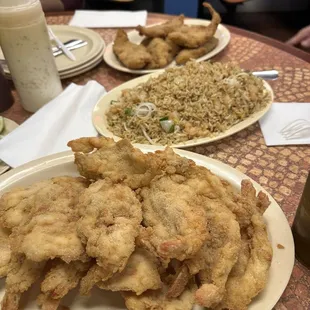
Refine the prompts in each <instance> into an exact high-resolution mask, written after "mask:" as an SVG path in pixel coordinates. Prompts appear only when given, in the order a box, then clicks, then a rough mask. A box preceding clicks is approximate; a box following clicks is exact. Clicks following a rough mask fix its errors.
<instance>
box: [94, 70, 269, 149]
mask: <svg viewBox="0 0 310 310" xmlns="http://www.w3.org/2000/svg"><path fill="white" fill-rule="evenodd" d="M163 72H164V70H161V71H159V72H155V73H153V74H149V75H144V76H141V77H138V78H135V79H133V80H130V81H128V82H126V83H123V84H121V85H120V86H118V87H116V88H114V89H113V90H111V91H110V92H108V93H107V94H105V95H104V96H102V98H100V99H99V101H98V102H97V104H96V105H95V107H94V110H93V115H92V120H93V124H94V126H95V128H96V129H97V131H98V132H99V133H100V134H101V135H103V136H105V137H110V138H113V139H114V140H116V141H118V140H120V139H121V138H119V137H117V136H115V135H114V134H113V133H112V132H111V131H110V130H109V128H108V122H107V118H106V112H107V111H108V110H109V109H110V107H111V100H118V98H119V97H120V96H121V93H122V91H123V90H124V89H128V88H133V87H135V86H137V85H139V84H141V83H145V82H146V81H147V80H148V79H150V78H154V77H156V76H158V75H159V74H161V73H163ZM264 85H265V87H266V89H267V90H268V91H269V92H270V94H271V100H270V102H269V103H268V105H267V106H266V107H265V108H264V109H263V110H261V111H258V112H256V113H254V114H252V115H250V116H249V117H248V118H246V119H245V120H243V121H242V122H240V123H238V124H236V125H234V126H232V127H230V128H229V129H227V130H226V131H224V132H222V133H220V134H218V135H216V136H213V137H206V138H199V139H193V140H188V141H186V142H180V143H178V144H172V145H171V146H172V147H176V148H184V147H191V146H195V145H200V144H206V143H210V142H214V141H217V140H220V139H224V138H226V137H228V136H231V135H233V134H235V133H237V132H239V131H241V130H243V129H245V128H247V127H249V126H251V125H252V124H254V123H255V122H257V121H258V120H259V119H260V118H261V117H263V116H264V115H265V114H266V113H267V112H268V110H269V109H270V107H271V104H272V102H273V97H274V96H273V91H272V89H271V87H270V85H269V84H268V83H267V82H265V81H264Z"/></svg>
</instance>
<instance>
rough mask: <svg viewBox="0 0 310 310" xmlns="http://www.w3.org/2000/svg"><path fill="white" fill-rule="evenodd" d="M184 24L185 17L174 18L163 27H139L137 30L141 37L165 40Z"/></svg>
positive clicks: (162, 25)
mask: <svg viewBox="0 0 310 310" xmlns="http://www.w3.org/2000/svg"><path fill="white" fill-rule="evenodd" d="M183 23H184V15H180V16H178V17H174V18H172V19H171V20H169V21H167V22H165V23H164V24H161V25H155V26H151V27H142V26H138V27H137V28H136V29H137V30H138V31H139V34H140V35H145V36H147V37H150V38H165V37H166V36H167V35H168V34H169V33H170V32H172V31H175V30H177V29H178V28H179V27H181V26H182V25H183Z"/></svg>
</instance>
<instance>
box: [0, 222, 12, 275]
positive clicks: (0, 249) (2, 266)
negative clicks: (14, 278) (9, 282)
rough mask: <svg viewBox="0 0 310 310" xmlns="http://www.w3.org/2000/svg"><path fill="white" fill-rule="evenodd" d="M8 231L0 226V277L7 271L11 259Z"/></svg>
mask: <svg viewBox="0 0 310 310" xmlns="http://www.w3.org/2000/svg"><path fill="white" fill-rule="evenodd" d="M9 235H10V231H9V230H8V229H6V228H4V227H2V226H0V278H2V277H5V276H6V275H7V273H8V268H9V263H10V260H11V246H10V240H9Z"/></svg>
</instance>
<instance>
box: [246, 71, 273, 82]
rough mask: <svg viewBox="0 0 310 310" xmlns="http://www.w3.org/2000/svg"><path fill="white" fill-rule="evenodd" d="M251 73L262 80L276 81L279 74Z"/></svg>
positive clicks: (266, 72)
mask: <svg viewBox="0 0 310 310" xmlns="http://www.w3.org/2000/svg"><path fill="white" fill-rule="evenodd" d="M251 73H252V74H253V75H255V76H257V77H260V78H262V79H264V80H276V79H277V78H278V77H279V72H278V71H277V70H266V71H253V72H251Z"/></svg>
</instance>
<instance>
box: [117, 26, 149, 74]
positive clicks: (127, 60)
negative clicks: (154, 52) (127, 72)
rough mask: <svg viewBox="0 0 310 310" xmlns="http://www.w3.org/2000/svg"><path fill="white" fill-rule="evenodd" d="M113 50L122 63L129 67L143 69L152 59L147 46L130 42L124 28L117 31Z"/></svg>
mask: <svg viewBox="0 0 310 310" xmlns="http://www.w3.org/2000/svg"><path fill="white" fill-rule="evenodd" d="M113 52H114V53H115V54H116V56H117V57H118V59H119V60H120V61H121V63H122V64H123V65H124V66H125V67H127V68H129V69H142V68H144V67H145V66H146V65H147V64H148V63H149V62H150V61H151V59H152V57H151V55H150V54H149V53H148V52H147V50H146V48H145V46H143V45H138V44H134V43H132V42H130V41H129V39H128V37H127V34H126V32H125V31H124V30H122V29H119V30H118V31H117V34H116V38H115V40H114V44H113Z"/></svg>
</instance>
